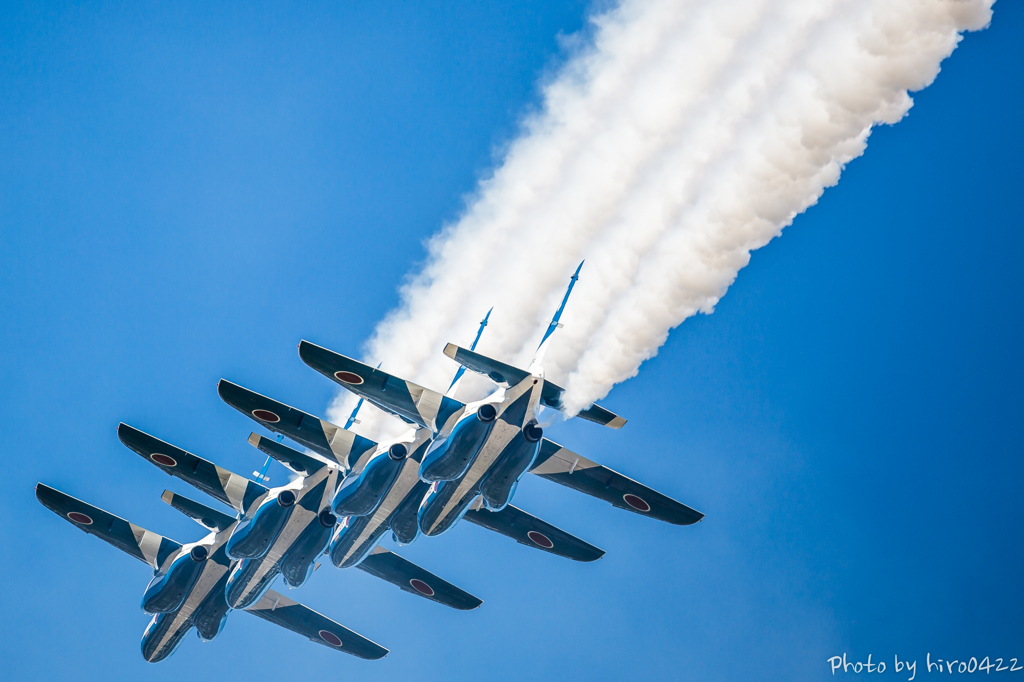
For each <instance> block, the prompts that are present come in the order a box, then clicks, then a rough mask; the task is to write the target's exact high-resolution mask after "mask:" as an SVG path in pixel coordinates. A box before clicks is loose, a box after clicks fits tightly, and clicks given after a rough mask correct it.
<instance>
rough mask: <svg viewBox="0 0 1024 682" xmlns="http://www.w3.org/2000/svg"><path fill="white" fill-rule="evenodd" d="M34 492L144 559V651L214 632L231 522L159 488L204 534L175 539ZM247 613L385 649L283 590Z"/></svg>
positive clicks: (376, 651) (372, 651) (54, 493)
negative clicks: (148, 573)
mask: <svg viewBox="0 0 1024 682" xmlns="http://www.w3.org/2000/svg"><path fill="white" fill-rule="evenodd" d="M36 498H37V499H38V500H39V501H40V502H41V503H42V504H43V505H44V506H46V507H47V508H48V509H50V510H51V511H53V512H54V513H55V514H57V515H58V516H60V517H62V518H65V519H67V520H68V521H69V522H71V523H72V524H73V525H75V526H76V527H77V528H79V529H81V530H83V531H85V532H86V533H89V534H90V535H95V536H96V537H98V538H100V539H101V540H103V541H105V542H107V543H109V544H111V545H113V546H114V547H117V548H118V549H120V550H121V551H123V552H125V553H126V554H130V555H131V556H133V557H135V558H136V559H139V560H140V561H143V562H145V563H147V564H149V565H150V566H151V567H152V568H153V570H154V573H153V579H152V580H151V581H150V583H149V586H148V587H147V588H146V592H145V594H144V595H143V598H142V609H143V611H145V612H146V613H151V614H155V615H154V616H153V619H152V620H151V621H150V623H149V625H148V626H147V627H146V630H145V632H144V634H143V636H142V656H143V657H144V658H145V659H146V660H147V661H149V662H150V663H156V662H159V661H162V660H163V659H165V658H167V657H168V656H170V655H171V654H172V653H174V651H175V649H177V648H178V646H179V645H180V644H181V642H182V640H183V639H184V637H185V635H186V634H188V631H189V630H191V629H192V628H193V627H194V628H195V629H196V632H197V634H198V635H199V637H200V638H201V639H203V640H211V639H213V638H214V637H216V636H217V635H218V634H219V633H220V631H221V630H222V629H223V627H224V623H225V621H226V620H227V617H228V613H229V612H230V611H231V609H230V607H229V606H228V603H227V602H226V601H225V597H224V595H225V585H226V583H227V581H228V575H229V573H230V572H231V570H232V566H234V565H236V564H237V562H234V561H233V560H232V559H230V558H229V557H228V556H227V554H226V552H225V546H226V545H227V543H228V538H229V537H230V536H231V533H232V531H233V530H234V529H235V527H236V525H237V520H236V519H235V518H233V517H231V516H228V515H227V514H222V513H221V512H218V511H216V510H214V509H210V508H209V507H206V506H204V505H202V504H199V503H198V502H194V501H192V500H190V499H188V498H186V497H183V496H181V495H177V494H175V493H172V492H170V491H164V494H163V497H162V499H163V500H164V502H167V503H168V504H169V505H171V506H172V507H174V508H175V509H177V510H179V511H181V512H183V513H184V514H186V515H187V516H189V517H190V518H192V519H193V520H195V521H196V522H198V523H199V524H200V525H202V526H203V527H204V528H206V529H207V530H209V531H210V534H209V535H207V536H206V537H205V538H203V539H201V540H199V541H198V542H193V543H187V544H181V543H179V542H175V541H174V540H171V539H170V538H166V537H163V536H161V535H157V534H156V533H154V532H152V531H149V530H146V529H145V528H142V527H140V526H137V525H135V524H134V523H129V522H128V521H126V520H124V519H122V518H120V517H117V516H114V515H113V514H110V513H108V512H106V511H104V510H102V509H100V508H98V507H94V506H92V505H90V504H87V503H85V502H82V501H81V500H78V499H75V498H74V497H71V496H70V495H67V494H65V493H62V492H60V491H58V490H56V489H54V488H51V487H49V486H47V485H44V484H42V483H39V484H37V485H36ZM246 612H247V613H251V614H253V615H254V616H258V617H260V618H262V619H263V620H267V621H269V622H271V623H275V624H277V625H280V626H281V627H284V628H287V629H289V630H291V631H293V632H297V633H298V634H300V635H302V636H304V637H307V638H308V639H309V640H310V641H313V642H316V643H317V644H322V645H324V646H327V647H330V648H332V649H336V650H338V651H343V652H345V653H348V654H352V655H355V656H358V657H360V658H367V659H377V658H382V657H384V656H385V655H387V653H388V650H387V649H385V648H384V647H382V646H380V645H379V644H376V643H374V642H372V641H370V640H369V639H367V638H365V637H363V636H362V635H359V634H357V633H355V632H353V631H352V630H349V629H348V628H346V627H344V626H342V625H340V624H339V623H336V622H334V621H333V620H331V619H330V618H327V617H326V616H323V615H321V614H319V613H317V612H316V611H313V610H312V609H310V608H308V607H306V606H303V605H302V604H299V603H297V602H295V601H292V600H291V599H289V598H288V597H285V596H284V595H282V594H278V593H277V592H274V591H273V590H268V591H267V592H266V593H265V594H263V595H262V597H261V598H260V599H258V600H255V601H254V602H253V603H251V604H249V605H248V607H247V609H246Z"/></svg>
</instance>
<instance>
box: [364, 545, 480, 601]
mask: <svg viewBox="0 0 1024 682" xmlns="http://www.w3.org/2000/svg"><path fill="white" fill-rule="evenodd" d="M358 568H360V569H362V570H364V571H366V572H367V573H369V574H370V575H375V576H377V577H378V578H380V579H382V580H386V581H388V582H389V583H391V584H392V585H397V586H398V587H400V588H402V589H403V590H405V591H406V592H409V593H411V594H415V595H417V596H420V597H426V598H427V599H430V600H432V601H436V602H438V603H439V604H444V605H445V606H450V607H452V608H454V609H459V610H460V611H469V610H471V609H475V608H476V607H478V606H480V605H481V604H483V603H484V602H483V600H482V599H477V598H476V597H474V596H473V595H471V594H470V593H469V592H466V591H465V590H462V589H459V588H458V587H455V585H452V584H451V583H450V582H448V581H447V580H442V579H441V578H438V577H437V576H436V575H434V574H433V573H431V572H430V571H427V570H425V569H422V568H420V567H419V566H417V565H416V564H414V563H412V562H411V561H409V560H407V559H403V558H402V557H400V556H398V555H397V554H395V553H394V552H389V551H388V550H386V549H384V548H383V547H377V548H376V549H375V550H373V553H372V554H370V556H368V557H366V558H365V559H363V561H362V563H361V564H359V566H358Z"/></svg>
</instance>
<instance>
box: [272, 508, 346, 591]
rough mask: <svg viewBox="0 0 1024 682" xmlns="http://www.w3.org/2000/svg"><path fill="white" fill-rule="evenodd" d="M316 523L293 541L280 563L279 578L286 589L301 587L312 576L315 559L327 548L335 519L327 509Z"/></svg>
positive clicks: (307, 527) (311, 524) (318, 517)
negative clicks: (285, 585)
mask: <svg viewBox="0 0 1024 682" xmlns="http://www.w3.org/2000/svg"><path fill="white" fill-rule="evenodd" d="M317 520H318V523H310V524H309V525H307V526H306V528H305V529H304V530H303V531H302V533H300V534H299V537H298V538H296V539H295V542H293V543H292V546H291V547H290V548H289V549H288V551H287V552H286V553H285V555H284V556H283V557H281V561H280V569H281V577H282V578H284V581H285V583H287V584H288V587H302V585H303V584H305V582H306V581H307V580H309V576H310V575H312V574H313V567H314V563H315V562H316V558H317V557H318V556H320V554H321V553H322V552H323V551H324V548H325V547H327V543H328V541H329V540H330V539H331V533H332V532H333V531H334V526H335V522H336V521H337V519H336V518H335V517H334V514H332V513H331V511H330V510H329V509H324V510H323V511H321V512H320V514H319V515H318V516H317Z"/></svg>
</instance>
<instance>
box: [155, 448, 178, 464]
mask: <svg viewBox="0 0 1024 682" xmlns="http://www.w3.org/2000/svg"><path fill="white" fill-rule="evenodd" d="M149 458H150V459H151V460H153V461H154V462H156V463H157V464H162V465H163V466H165V467H172V466H176V465H177V464H178V462H177V460H175V459H174V458H173V457H168V456H167V455H161V454H160V453H159V452H154V453H153V454H152V455H150V456H149Z"/></svg>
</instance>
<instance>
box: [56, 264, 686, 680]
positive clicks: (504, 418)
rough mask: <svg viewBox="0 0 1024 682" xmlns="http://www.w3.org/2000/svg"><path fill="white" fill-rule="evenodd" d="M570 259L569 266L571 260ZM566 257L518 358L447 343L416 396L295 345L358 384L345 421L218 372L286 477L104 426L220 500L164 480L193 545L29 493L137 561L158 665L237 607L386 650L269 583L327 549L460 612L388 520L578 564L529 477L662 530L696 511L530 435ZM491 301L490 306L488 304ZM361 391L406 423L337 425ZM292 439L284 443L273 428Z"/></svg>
mask: <svg viewBox="0 0 1024 682" xmlns="http://www.w3.org/2000/svg"><path fill="white" fill-rule="evenodd" d="M580 266H581V267H582V263H581V264H580ZM579 272H580V270H579V268H577V269H576V272H575V274H573V276H572V279H571V280H570V283H569V288H568V290H567V291H566V293H565V297H564V298H563V300H562V304H561V306H560V307H559V309H558V311H557V313H556V314H555V317H554V319H553V320H552V322H551V324H550V325H549V327H548V329H547V331H546V332H545V334H544V337H543V339H542V341H541V343H540V346H539V347H538V349H537V353H536V355H535V357H534V360H533V362H532V363H531V365H530V366H529V368H528V369H526V370H523V369H519V368H517V367H513V366H511V365H508V364H505V363H503V362H499V361H497V360H493V359H491V358H488V357H486V356H484V355H481V354H479V353H477V352H476V350H475V349H476V345H477V342H478V341H479V340H480V332H482V331H483V328H484V327H485V326H486V324H487V318H484V321H483V322H482V323H481V326H480V332H478V333H477V337H476V340H475V341H474V342H473V345H472V346H471V347H470V349H469V350H467V349H464V348H460V347H458V346H455V345H452V344H449V345H448V346H447V347H446V348H445V349H444V353H445V355H446V356H448V357H449V358H451V359H453V360H454V361H455V362H456V363H458V365H459V369H458V372H457V374H456V375H455V379H454V380H453V381H452V384H451V386H449V388H448V390H447V391H446V392H445V393H443V394H442V393H439V392H436V391H432V390H431V389H428V388H425V387H423V386H419V385H417V384H414V383H412V382H410V381H406V380H404V379H400V378H398V377H396V376H393V375H391V374H387V373H386V372H383V371H381V370H380V368H379V366H378V367H377V368H374V367H370V366H368V365H365V364H363V363H361V362H358V361H356V360H353V359H351V358H348V357H345V356H344V355H340V354H338V353H335V352H333V351H330V350H328V349H326V348H323V347H321V346H317V345H314V344H312V343H309V342H308V341H302V342H301V343H300V344H299V357H300V358H301V359H302V361H303V362H305V363H306V364H307V365H309V366H310V367H312V368H313V369H315V370H316V371H318V372H320V373H321V374H323V375H324V376H326V377H327V378H329V379H330V380H332V381H334V382H335V383H337V384H339V385H340V386H342V387H344V388H345V389H347V390H349V391H352V392H353V393H355V394H356V395H358V396H359V398H360V400H359V404H358V405H357V406H356V410H355V411H353V413H352V416H351V417H350V418H349V420H348V423H347V424H346V425H345V427H341V426H338V425H335V424H332V423H330V422H328V421H325V420H323V419H320V418H319V417H316V416H314V415H312V414H309V413H308V412H303V411H302V410H299V409H297V408H294V407H290V406H288V405H286V404H284V403H281V402H278V401H277V400H274V399H272V398H268V397H266V396H264V395H261V394H259V393H255V392H254V391H251V390H249V389H247V388H244V387H242V386H239V385H238V384H234V383H231V382H230V381H226V380H223V379H222V380H221V381H220V382H219V383H218V385H217V390H218V393H219V394H220V397H221V398H222V399H223V400H224V402H226V403H227V404H228V405H230V406H231V407H233V408H235V409H236V410H238V411H239V412H241V413H242V414H243V415H245V416H246V417H248V418H250V419H252V420H253V421H255V422H256V423H257V424H259V425H260V426H261V427H264V428H265V429H267V430H269V431H271V432H273V433H276V434H278V436H277V438H276V439H275V438H269V437H267V436H262V435H259V434H256V433H253V434H251V435H250V436H249V443H250V444H251V445H253V446H254V447H256V448H257V449H259V450H260V451H262V453H264V454H266V455H267V456H268V459H267V464H269V462H270V459H269V458H273V459H275V460H277V461H278V462H280V463H281V464H283V465H284V466H285V467H286V468H287V469H289V470H290V471H291V472H292V473H293V474H294V478H293V479H292V480H291V481H290V482H289V483H287V484H286V485H283V486H280V487H276V488H268V487H267V486H265V485H263V483H265V482H267V480H268V479H267V478H266V476H265V475H264V474H265V472H266V466H264V469H263V472H262V473H260V472H253V474H254V476H255V477H256V478H257V479H258V480H259V481H260V482H256V481H253V480H250V479H249V478H246V477H244V476H240V475H238V474H236V473H233V472H231V471H228V470H226V469H223V468H221V467H219V466H217V465H216V464H214V463H213V462H211V461H209V460H206V459H203V458H201V457H198V456H196V455H194V454H192V453H190V452H186V451H185V450H183V449H181V448H179V447H177V446H175V445H172V444H170V443H167V442H165V441H163V440H160V439H158V438H157V437H155V436H152V435H150V434H148V433H145V432H143V431H141V430H139V429H137V428H135V427H132V426H129V425H127V424H124V423H122V424H120V425H119V426H118V437H119V438H120V440H121V442H122V443H124V445H126V446H127V447H128V448H129V449H131V450H132V451H134V452H136V453H137V454H138V455H140V456H141V457H142V458H143V459H145V460H146V461H147V462H149V463H151V464H152V465H154V466H156V467H157V468H159V469H161V470H162V471H163V472H164V473H167V474H170V475H171V476H175V477H177V478H180V479H181V480H183V481H185V482H186V483H188V484H190V485H192V486H193V487H195V488H197V489H198V490H200V491H202V492H203V493H205V494H207V495H209V496H210V497H213V498H214V499H216V500H217V501H218V502H220V503H222V504H224V505H226V506H227V507H229V508H230V509H231V510H232V511H231V512H230V513H224V512H222V511H217V510H216V509H213V508H211V507H208V506H206V505H204V504H200V503H199V502H196V501H194V500H191V499H189V498H187V497H184V496H182V495H179V494H177V493H172V492H170V491H164V494H163V497H162V499H163V501H164V502H166V503H167V504H169V505H171V506H172V507H174V508H175V509H177V510H178V511H180V512H182V513H183V514H185V515H187V516H189V517H190V518H192V519H193V520H195V521H196V522H197V523H198V524H199V525H201V526H203V527H204V528H205V529H206V530H207V531H208V534H207V535H206V536H205V537H203V538H202V539H200V540H196V541H193V542H188V543H179V542H176V541H174V540H171V539H170V538H167V537H164V536H162V535H158V534H156V533H154V532H152V531H150V530H146V529H145V528H141V527H140V526H137V525H135V524H133V523H131V522H129V521H126V520H125V519H122V518H120V517H117V516H114V515H113V514H110V513H108V512H106V511H104V510H102V509H99V508H97V507H94V506H92V505H90V504H87V503H85V502H83V501H81V500H78V499H75V498H74V497H71V496H69V495H66V494H65V493H62V492H60V491H58V490H55V489H54V488H51V487H49V486H46V485H44V484H42V483H39V484H38V485H37V486H36V497H37V498H38V499H39V501H40V502H41V503H42V504H43V505H45V506H46V507H47V508H49V509H50V510H52V511H53V512H55V513H56V514H58V515H60V516H62V517H64V518H65V519H67V520H68V521H69V522H71V523H72V524H74V525H75V526H77V527H78V528H80V529H81V530H83V531H85V532H86V533H90V534H92V535H95V536H97V537H99V538H100V539H102V540H104V541H106V542H107V543H109V544H111V545H113V546H115V547H117V548H118V549H120V550H122V551H124V552H125V553H127V554H130V555H132V556H134V557H135V558H136V559H139V560H141V561H144V562H146V563H147V564H149V565H150V566H151V567H152V568H153V571H154V573H153V578H152V580H151V581H150V583H149V585H148V586H147V588H146V591H145V593H144V594H143V598H142V609H143V611H145V612H146V613H148V614H153V618H152V620H151V621H150V623H149V625H148V626H147V628H146V630H145V633H144V634H143V637H142V655H143V657H144V658H145V659H146V660H147V661H150V662H157V661H161V660H163V659H165V658H167V657H168V656H169V655H171V654H172V653H173V652H174V651H175V649H176V648H177V647H178V645H179V644H180V643H181V641H182V640H183V639H184V637H185V635H186V634H187V633H188V632H189V630H191V629H193V628H195V630H196V633H197V634H198V636H199V637H200V638H202V639H203V640H210V639H213V638H214V637H216V636H217V634H218V633H219V632H220V631H221V629H222V628H223V627H224V623H225V621H226V620H227V617H228V614H229V613H231V611H244V612H246V613H251V614H253V615H254V616H258V617H260V618H262V619H264V620H267V621H270V622H272V623H276V624H277V625H280V626H282V627H284V628H287V629H289V630H292V631H294V632H296V633H298V634H300V635H303V636H305V637H307V638H308V639H310V640H311V641H313V642H316V643H317V644H321V645H324V646H328V647H331V648H334V649H337V650H339V651H343V652H345V653H349V654H352V655H355V656H358V657H360V658H366V659H377V658H382V657H383V656H385V655H386V654H387V653H388V650H387V649H385V648H384V647H382V646H380V645H379V644H376V643H375V642H373V641H371V640H369V639H367V638H366V637H363V636H362V635H360V634H358V633H356V632H354V631H352V630H350V629H348V628H346V627H344V626H342V625H341V624H339V623H337V622H335V621H333V620H331V619H330V618H328V617H326V616H324V615H321V614H320V613H317V612H316V611H314V610H312V609H310V608H309V607H306V606H304V605H302V604H299V603H297V602H295V601H292V600H291V599H289V598H287V597H285V596H284V595H282V594H279V593H278V592H275V591H274V590H272V589H271V587H272V585H273V583H274V582H275V581H276V580H277V578H278V577H279V576H280V577H281V579H282V580H283V581H284V582H285V584H286V585H288V587H290V588H297V587H301V586H302V585H303V584H305V582H306V581H307V580H309V578H310V576H311V575H312V574H313V571H314V570H315V569H316V568H317V567H318V566H319V564H318V563H317V559H318V558H319V557H320V556H321V555H328V556H329V557H330V561H331V563H333V564H334V565H335V566H336V567H338V568H340V569H347V568H358V569H360V570H363V571H366V572H367V573H370V574H371V575H374V576H377V577H378V578H382V579H383V580H386V581H388V582H390V583H392V584H394V585H397V586H398V587H400V588H401V589H403V590H405V591H406V592H409V593H411V594H414V595H417V596H420V597H424V598H427V599H431V600H433V601H435V602H438V603H440V604H443V605H445V606H448V607H451V608H455V609H461V610H469V609H474V608H476V607H478V606H480V604H481V603H482V601H481V600H480V599H478V598H477V597H475V596H473V595H471V594H469V593H468V592H466V591H465V590H462V589H460V588H458V587H456V586H455V585H453V584H451V583H449V582H447V581H445V580H443V579H441V578H439V577H438V576H436V575H434V574H433V573H430V572H429V571H427V570H425V569H423V568H420V567H419V566H417V565H415V564H413V563H412V562H410V561H408V560H407V559H404V558H402V557H401V556H399V555H397V554H395V553H394V552H391V551H389V550H387V549H385V548H383V547H381V546H380V544H379V543H380V541H381V539H382V538H383V536H384V535H385V534H386V533H387V532H388V531H389V530H390V531H391V534H392V537H393V538H394V540H395V541H396V542H397V543H398V544H399V545H407V544H409V543H411V542H413V541H414V540H416V539H417V537H419V536H420V535H421V534H422V535H425V536H428V537H429V536H435V535H439V534H441V533H445V532H447V531H449V530H450V529H451V528H452V527H453V526H455V525H456V524H457V523H458V522H459V520H461V519H463V518H465V519H467V520H468V521H470V522H471V523H474V524H476V525H479V526H482V527H484V528H488V529H490V530H492V531H495V532H497V533H500V534H502V535H505V536H507V537H510V538H512V539H513V540H515V541H516V542H518V543H520V544H523V545H527V546H530V547H534V548H536V549H539V550H542V551H545V552H550V553H552V554H556V555H559V556H562V557H566V558H568V559H573V560H576V561H594V560H596V559H599V558H600V557H601V556H603V555H604V552H603V551H602V550H600V549H598V548H597V547H595V546H594V545H591V544H590V543H588V542H585V541H583V540H581V539H580V538H578V537H576V536H574V535H571V534H570V533H567V532H565V531H563V530H561V529H559V528H556V527H555V526H552V525H551V524H549V523H547V522H545V521H543V520H541V519H539V518H537V517H535V516H533V515H531V514H529V513H528V512H526V511H523V510H522V509H519V508H517V507H515V506H512V505H511V504H510V502H511V500H512V497H513V495H514V493H515V490H516V485H517V484H518V482H519V480H520V479H521V478H522V476H523V475H524V474H526V473H527V472H529V473H532V474H535V475H537V476H540V477H542V478H546V479H547V480H549V481H553V482H555V483H558V484H560V485H563V486H566V487H569V488H572V489H574V490H578V491H580V492H582V493H585V494H587V495H591V496H593V497H596V498H599V499H602V500H605V501H606V502H609V503H611V504H612V505H613V506H615V507H619V508H620V509H626V510H628V511H631V512H635V513H637V514H642V515H645V516H650V517H652V518H655V519H659V520H662V521H667V522H669V523H672V524H677V525H689V524H692V523H696V522H697V521H700V520H701V518H702V517H703V514H701V513H700V512H698V511H695V510H694V509H691V508H690V507H688V506H686V505H684V504H681V503H679V502H676V501H675V500H673V499H671V498H669V497H666V496H665V495H662V494H661V493H658V492H655V491H654V490H652V489H650V488H648V487H646V486H644V485H642V484H640V483H637V482H636V481H634V480H631V479H629V478H626V477H625V476H623V475H622V474H619V473H617V472H615V471H612V470H611V469H608V468H606V467H603V466H601V465H599V464H597V463H595V462H592V461H591V460H589V459H587V458H585V457H583V456H581V455H578V454H576V453H575V452H572V451H571V450H568V449H566V448H564V447H562V446H561V445H559V444H558V443H555V442H553V441H551V440H549V439H548V438H546V437H545V436H544V431H543V428H542V427H541V426H540V423H539V418H538V417H539V414H540V412H541V410H542V409H545V408H547V409H554V410H560V409H562V394H563V392H564V391H563V389H562V388H561V387H559V386H557V385H555V384H554V383H552V382H550V381H546V380H545V378H544V370H543V367H542V364H541V363H542V362H543V358H544V353H545V351H546V349H547V347H548V344H549V343H550V342H551V338H552V332H554V331H555V329H557V328H558V327H559V326H560V324H559V318H560V317H561V314H562V311H563V310H564V308H565V304H566V301H567V300H568V298H569V294H570V293H571V292H572V288H573V285H574V284H575V283H576V280H577V279H578V276H579ZM489 316H490V313H488V317H489ZM467 369H468V370H470V371H472V372H476V373H479V374H481V375H483V376H485V377H487V378H488V379H489V380H490V381H491V382H493V383H494V384H495V385H496V389H495V390H494V392H493V393H491V394H490V395H488V396H487V397H485V398H483V399H481V400H477V401H474V402H470V403H462V402H459V401H458V400H456V399H455V398H454V397H453V396H454V394H455V391H456V389H457V387H458V385H459V382H460V380H461V378H462V376H463V374H464V372H465V370H467ZM363 401H369V402H370V403H372V404H373V405H375V406H377V407H379V408H380V409H382V410H384V411H385V412H388V413H390V414H392V415H394V416H395V417H397V418H398V419H401V420H402V421H403V422H404V423H405V424H406V425H408V427H409V430H408V433H406V434H405V435H403V436H402V437H399V438H397V439H395V440H394V441H391V442H384V443H377V442H374V441H372V440H370V439H368V438H365V437H363V436H360V435H357V434H356V433H354V432H353V431H352V430H351V427H352V425H353V424H354V423H355V422H356V421H357V420H356V412H357V411H358V410H359V407H360V406H361V405H362V403H363ZM576 416H578V417H581V418H583V419H586V420H589V421H592V422H595V423H597V424H601V425H604V426H608V427H611V428H616V429H617V428H621V427H622V425H623V424H625V420H624V419H623V418H621V417H619V416H618V415H616V414H614V413H612V412H610V411H608V410H606V409H605V408H603V407H601V406H599V405H596V404H595V405H592V406H590V407H589V408H587V409H586V410H583V411H582V412H580V413H579V414H577V415H576ZM285 437H286V438H288V439H289V440H291V441H293V442H294V443H297V444H298V445H300V446H302V447H303V448H304V450H297V449H294V448H291V447H288V446H286V445H284V444H283V442H282V441H283V438H285Z"/></svg>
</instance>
